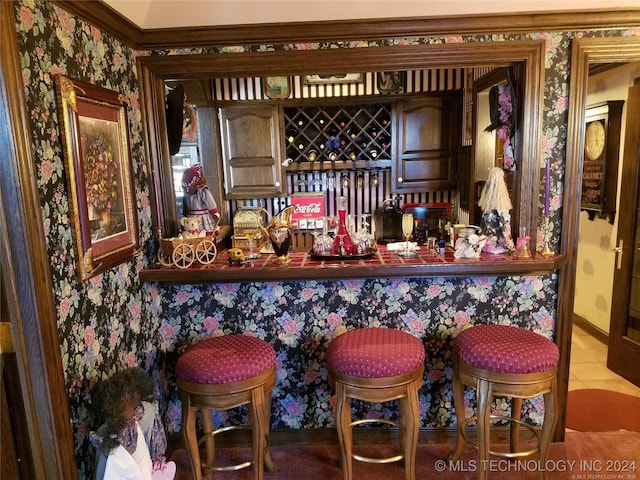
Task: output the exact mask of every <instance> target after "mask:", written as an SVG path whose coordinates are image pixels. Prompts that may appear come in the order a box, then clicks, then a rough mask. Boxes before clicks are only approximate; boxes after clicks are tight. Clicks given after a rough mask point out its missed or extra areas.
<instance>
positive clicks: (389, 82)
mask: <svg viewBox="0 0 640 480" xmlns="http://www.w3.org/2000/svg"><path fill="white" fill-rule="evenodd" d="M406 83H407V72H378V73H377V75H376V84H377V85H376V86H377V87H378V91H379V92H380V93H404V89H405V85H406Z"/></svg>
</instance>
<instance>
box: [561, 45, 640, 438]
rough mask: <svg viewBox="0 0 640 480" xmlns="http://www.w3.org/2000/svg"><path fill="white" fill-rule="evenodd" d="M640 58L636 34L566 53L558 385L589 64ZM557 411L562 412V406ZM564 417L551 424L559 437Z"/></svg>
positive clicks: (565, 361) (571, 280) (565, 367)
mask: <svg viewBox="0 0 640 480" xmlns="http://www.w3.org/2000/svg"><path fill="white" fill-rule="evenodd" d="M626 62H640V37H615V38H577V39H575V40H574V41H573V44H572V51H571V79H570V83H569V109H568V114H569V118H568V126H567V155H566V164H565V181H564V195H563V199H564V200H563V201H564V204H563V206H562V236H561V242H560V254H561V255H562V256H564V257H565V258H566V259H567V264H566V265H564V266H563V267H561V268H560V270H559V271H558V319H557V325H558V328H557V330H556V343H557V344H558V348H559V349H560V365H558V384H559V385H562V382H566V383H568V379H569V360H570V354H571V327H572V323H573V322H572V319H573V305H574V295H575V281H576V255H577V250H578V248H577V247H578V245H577V244H578V228H579V225H580V192H581V190H580V189H581V185H582V183H581V179H582V166H583V165H582V158H583V156H584V128H583V125H584V120H585V109H586V99H587V95H586V91H587V81H588V77H589V65H590V64H593V63H626ZM566 395H567V391H566V389H559V399H558V400H559V405H560V406H563V405H566V400H567V399H566ZM560 411H563V410H562V409H561V410H560ZM564 427H565V416H564V415H562V418H561V420H560V421H559V422H558V426H557V427H556V437H557V438H564Z"/></svg>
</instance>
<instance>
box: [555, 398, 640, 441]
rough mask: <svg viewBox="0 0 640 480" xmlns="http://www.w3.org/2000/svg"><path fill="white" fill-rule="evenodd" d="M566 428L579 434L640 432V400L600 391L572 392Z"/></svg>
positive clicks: (569, 399)
mask: <svg viewBox="0 0 640 480" xmlns="http://www.w3.org/2000/svg"><path fill="white" fill-rule="evenodd" d="M566 426H567V428H569V429H571V430H578V431H580V432H613V431H616V430H632V431H634V432H640V397H634V396H632V395H626V394H624V393H618V392H612V391H609V390H600V389H597V388H586V389H582V390H571V391H570V392H569V396H568V399H567V425H566Z"/></svg>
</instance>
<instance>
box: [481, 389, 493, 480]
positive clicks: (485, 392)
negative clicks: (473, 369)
mask: <svg viewBox="0 0 640 480" xmlns="http://www.w3.org/2000/svg"><path fill="white" fill-rule="evenodd" d="M477 392H478V393H477V395H478V417H477V418H478V480H487V479H488V478H489V443H490V440H491V432H490V427H491V402H492V394H491V382H487V381H486V380H478V382H477Z"/></svg>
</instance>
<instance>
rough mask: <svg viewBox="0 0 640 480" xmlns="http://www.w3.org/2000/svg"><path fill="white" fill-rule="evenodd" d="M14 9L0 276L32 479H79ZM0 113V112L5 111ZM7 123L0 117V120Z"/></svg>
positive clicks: (7, 45) (1, 163)
mask: <svg viewBox="0 0 640 480" xmlns="http://www.w3.org/2000/svg"><path fill="white" fill-rule="evenodd" d="M15 25H16V20H15V16H14V5H13V2H0V98H1V99H2V109H0V111H1V112H2V117H1V118H0V125H1V126H0V145H2V151H3V154H2V155H0V170H1V171H2V175H1V176H0V227H1V228H0V231H2V241H1V242H0V245H1V249H2V251H1V252H0V267H1V268H0V271H1V272H2V281H3V285H4V287H5V289H6V294H7V302H6V303H7V305H6V307H4V308H7V310H8V312H9V319H10V321H11V326H12V330H13V334H14V345H15V350H16V359H17V364H18V371H19V374H20V381H21V385H20V386H21V391H22V392H21V393H22V399H23V405H24V410H25V415H26V418H27V424H28V425H29V440H30V444H31V450H32V454H33V463H34V465H33V467H34V471H35V472H36V476H35V478H37V479H45V478H46V479H52V480H55V479H69V480H73V479H75V478H77V476H78V470H77V466H76V462H75V457H74V453H73V448H74V447H73V434H72V432H71V423H70V419H69V405H68V396H67V390H66V386H65V383H64V375H63V371H62V368H61V366H62V358H61V356H60V355H61V353H60V339H59V338H58V332H57V328H56V317H57V316H56V309H55V303H54V299H53V285H52V280H51V278H52V276H51V273H50V271H49V269H50V268H51V265H50V263H49V257H48V255H47V248H46V243H45V238H44V235H43V234H42V232H43V231H44V226H43V224H42V218H41V215H40V212H41V206H40V201H39V192H38V188H37V185H36V178H37V172H35V171H34V168H35V162H34V160H33V154H32V151H31V143H30V142H31V138H32V136H31V134H30V132H29V119H28V118H27V107H26V99H25V93H24V88H23V82H22V70H21V68H20V62H19V55H18V45H17V38H16V34H15ZM5 105H6V108H5ZM5 115H6V116H5Z"/></svg>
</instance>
